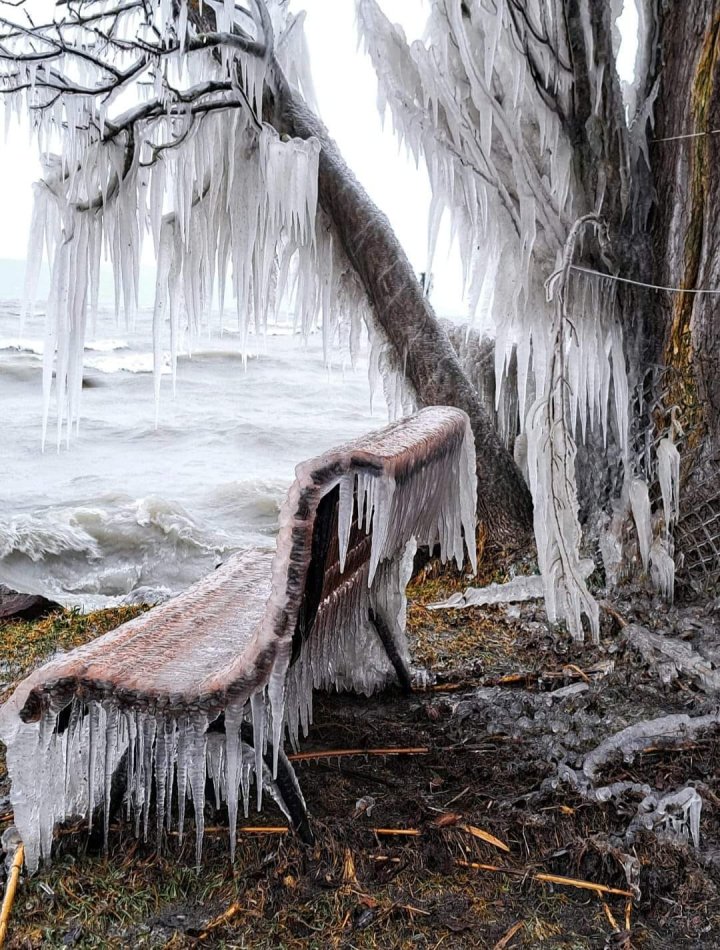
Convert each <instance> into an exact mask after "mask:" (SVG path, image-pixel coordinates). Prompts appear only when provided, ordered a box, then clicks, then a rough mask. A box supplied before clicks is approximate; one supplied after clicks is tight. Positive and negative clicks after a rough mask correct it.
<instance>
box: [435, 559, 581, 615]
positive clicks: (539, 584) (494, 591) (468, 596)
mask: <svg viewBox="0 0 720 950" xmlns="http://www.w3.org/2000/svg"><path fill="white" fill-rule="evenodd" d="M594 567H595V565H594V563H593V562H592V561H591V560H584V561H581V562H580V575H581V576H582V578H583V579H584V580H587V578H588V577H589V576H590V575H591V574H592V572H593V570H594ZM544 590H545V588H544V586H543V579H542V577H541V576H540V575H539V574H531V575H530V576H528V577H525V576H523V577H513V578H512V580H509V581H506V582H505V583H504V584H488V585H487V586H486V587H468V588H467V589H466V590H465V593H464V594H460V593H458V594H453V595H452V596H451V597H448V599H447V600H444V601H442V602H441V603H437V604H428V609H429V610H452V609H455V610H460V609H461V608H462V607H484V606H485V605H487V604H519V603H522V602H523V601H526V600H540V599H541V598H542V597H543V595H544Z"/></svg>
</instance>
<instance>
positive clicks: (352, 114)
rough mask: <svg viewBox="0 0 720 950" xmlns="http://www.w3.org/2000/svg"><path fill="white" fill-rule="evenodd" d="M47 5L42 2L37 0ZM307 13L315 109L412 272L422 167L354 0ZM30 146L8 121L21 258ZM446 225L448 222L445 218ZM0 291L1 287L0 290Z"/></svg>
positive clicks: (412, 11)
mask: <svg viewBox="0 0 720 950" xmlns="http://www.w3.org/2000/svg"><path fill="white" fill-rule="evenodd" d="M39 2H41V3H42V2H47V0H39ZM381 5H382V7H383V9H384V10H385V12H386V13H387V15H388V16H389V18H390V19H391V20H393V21H395V22H399V23H402V25H403V27H404V28H405V30H406V33H407V34H408V36H410V37H414V36H417V35H419V34H420V33H421V31H422V29H423V26H424V23H425V15H426V12H427V0H381ZM292 6H293V7H294V8H295V9H298V10H300V9H305V10H306V11H307V20H306V34H307V38H308V44H309V47H310V55H311V61H312V70H313V76H314V81H315V86H316V92H317V97H318V102H319V107H320V113H321V116H322V118H323V120H324V121H325V124H326V125H327V127H328V129H329V131H330V133H331V135H332V136H333V137H334V138H335V140H336V141H337V143H338V145H339V146H340V150H341V151H342V153H343V155H344V157H345V159H346V160H347V162H348V164H349V166H350V167H351V168H352V169H353V171H354V172H355V174H356V175H357V177H358V178H359V180H360V181H361V182H362V184H363V185H364V186H365V187H366V189H367V190H368V192H369V193H370V195H371V197H372V198H373V199H374V200H375V201H376V203H377V204H378V206H379V207H380V208H381V209H382V210H383V211H384V212H385V213H386V214H387V215H388V217H389V218H390V221H391V222H392V224H393V227H394V228H395V231H396V233H397V235H398V238H399V240H400V242H401V244H402V245H403V247H404V248H405V250H406V252H407V254H408V256H409V258H410V260H411V262H412V264H413V266H414V268H415V270H416V271H420V270H424V267H425V249H426V235H427V211H428V205H429V201H430V189H429V185H428V181H427V175H426V173H425V171H424V169H422V168H421V169H419V170H418V169H417V168H415V166H414V164H413V163H412V162H411V161H410V160H408V158H407V157H406V155H405V152H404V150H402V151H399V148H398V144H397V139H396V138H395V135H394V133H393V131H392V124H391V120H390V117H389V115H388V119H387V122H386V125H385V128H384V129H383V127H382V125H381V122H380V117H379V115H378V111H377V108H376V104H375V100H376V91H377V83H376V79H375V73H374V70H373V68H372V65H371V63H370V60H369V58H368V57H367V56H365V55H364V54H362V53H361V52H360V51H359V50H358V42H357V35H356V30H355V19H354V18H355V13H354V9H355V4H354V0H292ZM623 21H624V22H621V24H620V25H621V29H622V32H623V34H625V35H629V36H634V35H635V32H636V30H637V15H636V11H635V4H634V2H628V3H626V7H625V13H624V14H623ZM632 46H634V44H632V43H623V45H622V48H621V51H620V57H619V66H620V72H621V74H623V73H624V74H625V75H626V76H627V75H628V73H630V75H631V66H630V60H631V59H634V49H632ZM39 173H40V167H39V163H38V160H37V154H36V148H35V146H34V144H32V143H31V142H29V141H28V132H27V129H23V128H19V127H18V125H17V123H15V122H13V123H12V124H11V126H10V129H9V132H8V135H7V139H6V142H5V143H4V145H2V147H0V207H2V208H3V212H4V214H3V227H2V228H1V229H0V257H8V258H14V259H23V258H24V257H25V247H26V243H27V232H28V225H29V221H30V212H31V205H32V188H31V185H32V182H33V181H34V180H35V179H36V178H38V177H39ZM446 224H447V222H446ZM448 230H449V229H447V228H446V229H445V230H444V233H443V234H441V239H440V242H439V245H438V253H437V255H436V261H435V266H434V276H435V292H434V294H433V298H434V302H435V304H436V307H440V308H441V309H443V310H448V309H450V310H458V309H459V308H460V266H459V261H458V256H457V254H456V253H454V252H451V251H450V249H449V236H448ZM0 292H1V291H0Z"/></svg>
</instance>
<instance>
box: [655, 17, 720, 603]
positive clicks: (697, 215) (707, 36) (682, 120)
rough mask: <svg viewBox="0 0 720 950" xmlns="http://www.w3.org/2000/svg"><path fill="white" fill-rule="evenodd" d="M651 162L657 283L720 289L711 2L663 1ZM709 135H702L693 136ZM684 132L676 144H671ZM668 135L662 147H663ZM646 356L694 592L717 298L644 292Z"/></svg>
mask: <svg viewBox="0 0 720 950" xmlns="http://www.w3.org/2000/svg"><path fill="white" fill-rule="evenodd" d="M667 7H668V9H667V11H666V13H665V15H664V17H663V19H662V21H661V34H660V40H661V51H662V58H663V64H662V71H661V79H660V92H659V95H658V101H657V124H656V127H655V142H654V143H653V144H652V148H651V160H652V162H651V163H652V166H653V171H654V175H655V183H656V188H657V195H658V200H657V205H656V210H655V214H654V216H653V218H652V220H651V231H652V237H653V244H654V252H655V253H654V257H655V274H654V279H655V281H656V282H657V283H659V284H665V285H672V286H675V287H692V288H699V287H702V288H717V287H720V175H719V174H718V170H719V169H720V136H718V135H717V134H714V131H715V130H717V129H719V128H720V0H683V2H682V3H673V4H669V5H667ZM702 133H711V134H702ZM676 136H685V137H684V138H674V137H676ZM667 139H672V140H671V141H663V140H667ZM652 296H653V299H652V301H651V304H652V311H653V312H654V315H655V316H654V320H652V321H650V325H651V330H652V335H651V336H650V340H651V342H652V343H653V347H652V348H651V351H650V355H651V356H652V357H653V358H654V359H655V360H656V361H657V362H659V363H661V364H662V365H664V366H666V367H667V368H668V370H667V379H666V381H665V389H666V396H665V399H664V402H665V405H666V407H667V408H670V407H672V406H677V407H678V409H679V413H678V417H679V419H680V421H681V423H682V425H683V427H684V429H685V438H684V440H683V445H682V450H681V451H682V457H683V480H684V483H685V487H684V491H683V495H682V496H681V513H682V518H681V523H680V525H679V528H678V541H679V544H680V548H681V550H682V552H683V554H684V556H685V563H686V568H688V569H689V571H690V574H691V575H692V574H693V572H695V577H692V576H691V580H692V581H693V582H694V586H704V587H706V588H708V589H710V588H712V587H713V586H714V585H715V584H716V583H717V582H718V580H720V482H719V480H718V475H719V474H720V373H719V372H718V357H719V355H720V297H718V296H717V295H701V294H654V295H652Z"/></svg>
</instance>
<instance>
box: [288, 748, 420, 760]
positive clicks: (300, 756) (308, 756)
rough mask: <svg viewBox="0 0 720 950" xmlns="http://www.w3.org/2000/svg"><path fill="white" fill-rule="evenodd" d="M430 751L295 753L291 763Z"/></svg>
mask: <svg viewBox="0 0 720 950" xmlns="http://www.w3.org/2000/svg"><path fill="white" fill-rule="evenodd" d="M429 752H430V749H428V748H426V747H424V746H420V747H417V748H408V749H324V750H322V751H320V752H293V754H292V755H289V756H288V759H289V760H290V762H309V761H311V760H313V759H341V758H346V757H348V756H351V755H427V754H428V753H429Z"/></svg>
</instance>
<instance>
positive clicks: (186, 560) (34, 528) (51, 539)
mask: <svg viewBox="0 0 720 950" xmlns="http://www.w3.org/2000/svg"><path fill="white" fill-rule="evenodd" d="M236 547H237V545H235V544H233V542H232V540H231V539H230V538H229V537H228V535H227V534H226V533H225V532H223V531H222V530H219V529H215V528H211V527H208V526H206V525H204V524H202V523H201V522H199V521H198V520H197V519H196V518H195V517H193V516H192V515H191V514H190V513H189V512H188V511H186V510H185V509H184V508H183V507H182V506H181V505H179V504H176V503H174V502H172V501H169V500H167V499H164V498H160V497H157V496H150V497H146V498H137V499H133V498H129V497H127V496H118V495H105V496H102V497H100V498H97V499H94V500H93V502H92V503H88V504H82V505H77V506H75V505H63V506H53V507H48V508H45V509H42V510H40V511H34V512H31V513H23V514H19V515H15V516H13V517H11V518H4V519H0V580H2V582H3V583H5V584H7V585H8V586H10V587H13V588H14V589H16V590H21V591H27V592H29V593H38V594H43V595H44V596H46V597H49V598H51V599H55V600H58V601H59V602H60V603H63V604H67V605H76V604H81V605H83V606H84V607H85V608H91V607H93V608H94V607H99V606H107V605H110V604H113V603H119V602H123V603H129V602H139V601H141V600H142V601H147V600H148V599H150V600H158V599H162V598H164V597H167V596H169V595H170V594H173V593H177V592H179V591H181V590H183V589H185V588H186V587H187V586H188V585H189V584H191V583H192V582H193V581H195V580H197V578H198V577H200V576H202V574H204V573H207V572H208V571H210V570H213V569H214V568H215V567H217V565H218V564H219V563H220V562H221V561H222V560H224V559H225V558H226V557H227V556H228V555H229V554H230V553H231V552H232V551H233V550H235V549H236Z"/></svg>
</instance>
